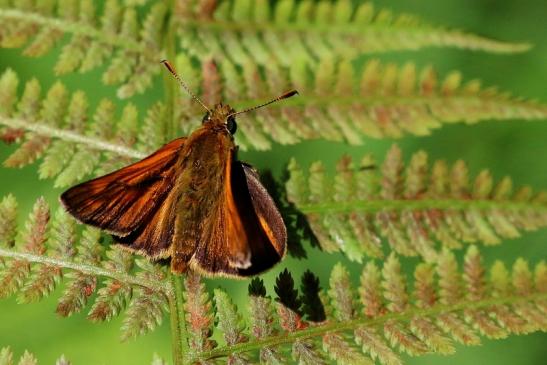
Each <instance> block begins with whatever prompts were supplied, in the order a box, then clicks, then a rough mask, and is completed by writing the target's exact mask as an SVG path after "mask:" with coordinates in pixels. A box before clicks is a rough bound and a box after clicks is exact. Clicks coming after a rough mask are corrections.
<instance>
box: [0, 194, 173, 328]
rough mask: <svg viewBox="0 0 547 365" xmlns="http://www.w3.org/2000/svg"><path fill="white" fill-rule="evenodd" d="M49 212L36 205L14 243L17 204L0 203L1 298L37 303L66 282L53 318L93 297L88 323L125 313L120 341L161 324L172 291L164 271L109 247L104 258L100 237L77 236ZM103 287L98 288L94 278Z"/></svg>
mask: <svg viewBox="0 0 547 365" xmlns="http://www.w3.org/2000/svg"><path fill="white" fill-rule="evenodd" d="M49 216H50V213H49V208H48V205H47V203H46V202H45V200H44V199H43V198H40V199H38V200H37V202H36V204H35V205H34V208H33V211H32V213H31V214H30V216H29V218H28V219H27V221H26V223H25V230H24V232H23V234H22V235H21V236H20V237H16V238H15V239H14V236H13V232H14V231H16V229H17V227H16V225H15V222H16V218H17V211H16V201H15V199H14V198H13V197H12V196H11V195H8V196H7V197H5V198H3V199H2V200H1V202H0V233H2V235H1V236H0V239H1V241H0V245H1V246H0V284H1V285H0V297H7V296H9V295H12V294H18V296H19V300H20V301H21V302H30V301H38V300H41V299H42V298H44V297H46V296H48V295H49V294H51V293H52V292H53V290H54V289H55V287H56V286H57V284H58V283H60V282H61V280H65V281H66V285H65V289H64V292H63V293H62V295H61V296H60V298H59V301H58V306H57V313H59V314H61V315H63V316H69V315H71V314H73V313H77V312H79V311H81V310H82V309H83V308H85V307H86V305H87V304H88V301H89V300H90V298H91V297H92V295H93V294H94V293H96V297H95V298H94V302H93V304H92V305H91V310H90V312H89V314H88V318H89V319H90V320H93V321H104V320H110V319H111V318H113V317H115V316H117V315H118V314H120V313H121V312H123V311H124V310H125V309H126V308H127V310H126V311H125V314H126V317H125V319H124V322H123V326H122V339H127V338H131V337H135V336H137V335H140V334H142V333H145V332H147V331H149V330H151V329H153V328H154V327H155V326H156V325H158V324H159V323H161V320H162V318H163V315H164V313H165V311H166V308H167V300H168V298H169V297H170V290H171V287H170V286H169V285H168V283H167V282H166V280H165V272H164V271H163V269H161V268H159V267H158V266H156V265H152V264H151V263H150V262H148V261H138V262H137V264H138V266H139V269H137V270H134V269H133V255H131V254H130V253H128V252H126V251H123V250H120V249H118V248H112V249H110V250H109V251H108V252H107V253H106V257H103V256H102V247H101V245H100V243H99V241H100V240H101V235H100V232H99V231H98V230H96V229H94V228H86V229H85V230H84V231H83V233H82V235H81V236H80V234H79V233H78V231H77V230H76V226H75V224H76V223H75V221H74V220H73V219H72V218H71V217H70V216H69V215H68V214H67V213H66V212H65V211H64V210H63V209H62V208H59V210H58V211H57V212H56V214H55V215H54V219H53V221H52V222H50V221H49ZM99 277H103V278H105V279H104V283H103V285H102V286H101V287H100V288H98V285H97V278H99Z"/></svg>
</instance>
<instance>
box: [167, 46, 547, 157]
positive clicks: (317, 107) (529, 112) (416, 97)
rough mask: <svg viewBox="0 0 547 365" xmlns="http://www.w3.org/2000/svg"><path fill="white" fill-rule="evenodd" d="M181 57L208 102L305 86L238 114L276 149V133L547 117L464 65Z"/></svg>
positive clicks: (252, 136)
mask: <svg viewBox="0 0 547 365" xmlns="http://www.w3.org/2000/svg"><path fill="white" fill-rule="evenodd" d="M177 61H178V62H177V64H178V69H179V71H180V72H181V74H183V75H191V76H190V79H191V85H192V88H193V89H194V90H201V91H200V94H202V95H203V99H204V100H206V101H207V102H208V103H209V104H213V103H217V102H219V101H224V102H228V103H230V104H231V105H233V106H235V108H236V109H237V110H241V109H243V108H246V107H250V106H255V105H258V104H260V103H262V102H265V101H267V100H269V99H271V97H272V95H278V94H280V93H281V92H282V91H284V90H288V89H291V88H294V89H297V90H298V91H299V96H297V97H294V98H291V99H288V100H284V101H283V102H280V103H276V104H274V105H272V106H270V107H268V108H267V109H262V110H260V111H257V112H255V113H248V114H242V115H241V116H240V117H239V118H240V119H241V125H242V128H240V129H239V130H238V133H237V134H236V140H237V142H238V144H239V145H240V146H241V147H242V148H243V149H247V148H249V147H252V148H255V149H259V150H264V149H269V148H270V147H271V141H272V140H273V141H275V142H277V143H281V144H292V143H297V142H299V141H303V140H309V139H317V138H322V139H326V140H333V141H347V142H348V143H351V144H362V143H364V141H365V140H366V138H369V137H371V138H400V137H403V136H406V135H420V136H421V135H428V134H430V133H431V131H432V130H434V129H436V128H440V127H442V126H443V125H444V124H450V123H456V122H465V123H467V124H474V123H478V122H480V121H485V120H492V119H496V120H507V119H523V120H537V119H546V118H547V107H546V106H545V105H542V104H539V103H536V102H533V101H525V100H522V99H519V98H514V97H511V96H509V95H508V94H507V93H501V92H498V91H496V90H495V89H494V88H486V89H483V88H482V87H481V85H480V82H479V81H477V80H472V81H469V82H467V83H465V84H462V76H461V74H460V73H459V72H452V73H450V74H448V75H447V76H446V77H445V78H444V79H441V80H439V79H438V76H437V74H436V72H435V70H434V69H433V68H432V67H431V66H428V67H425V68H423V69H422V70H418V69H417V68H416V66H415V65H414V64H413V63H407V64H405V65H404V66H402V67H399V66H396V65H395V64H391V63H389V64H382V63H380V62H379V61H377V60H371V61H369V62H368V63H367V64H366V65H365V66H364V67H363V68H360V67H359V68H357V67H355V66H353V65H352V64H351V63H350V62H347V61H343V62H336V61H333V60H332V59H331V58H323V59H321V60H320V61H319V63H318V64H317V65H306V64H304V63H303V62H298V61H294V60H293V61H292V62H291V65H290V67H278V66H275V64H274V65H268V66H259V65H258V64H256V63H254V62H252V61H249V62H246V63H244V64H243V65H242V66H236V65H234V64H233V63H231V62H230V61H228V60H223V61H222V62H220V63H218V64H216V63H214V62H212V61H209V63H207V64H205V65H202V68H201V69H200V68H198V67H197V66H195V65H193V64H192V62H191V61H190V59H188V57H186V56H184V55H179V57H178V58H177ZM199 85H201V88H199ZM183 98H184V100H183V101H181V102H180V103H179V105H178V106H177V107H178V111H179V112H178V114H177V115H178V118H179V120H181V123H185V124H186V125H187V126H194V127H195V126H197V125H198V123H199V121H200V120H201V118H200V117H199V116H200V115H201V114H202V113H203V112H202V110H201V108H199V106H198V105H196V104H195V103H189V102H188V101H187V100H188V98H187V97H186V95H184V96H183Z"/></svg>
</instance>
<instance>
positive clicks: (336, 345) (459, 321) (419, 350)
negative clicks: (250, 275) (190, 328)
mask: <svg viewBox="0 0 547 365" xmlns="http://www.w3.org/2000/svg"><path fill="white" fill-rule="evenodd" d="M487 272H488V270H487V268H485V267H484V265H483V263H482V259H481V256H480V254H479V252H478V249H477V248H476V246H470V247H469V248H468V250H467V253H466V258H465V263H464V265H463V271H462V270H461V269H459V268H458V264H457V262H456V260H455V256H454V254H453V253H452V252H451V251H449V250H443V252H442V253H441V254H440V255H439V260H438V261H437V262H436V263H435V264H432V263H421V264H419V265H418V266H416V268H415V271H414V280H413V281H410V280H409V279H408V278H407V277H406V275H405V274H404V272H403V271H402V269H401V264H400V262H399V259H398V258H397V257H396V256H395V255H394V254H392V255H390V256H389V257H388V259H387V260H386V261H385V263H384V264H383V267H382V268H378V267H377V266H376V265H375V264H374V263H372V262H369V263H367V265H366V266H365V268H364V269H363V273H362V281H361V286H360V288H359V292H360V294H361V295H360V301H359V302H357V301H356V300H355V298H356V295H355V291H356V290H355V288H354V287H353V286H352V284H351V280H350V277H349V274H348V271H347V269H346V268H345V267H343V266H342V265H341V264H337V265H336V266H335V268H334V269H333V271H332V273H331V278H330V282H329V287H330V288H329V290H328V291H327V294H326V295H325V296H324V298H325V300H327V301H329V302H330V305H331V306H332V309H333V310H329V311H327V312H328V316H327V319H326V320H325V321H323V322H318V323H311V322H306V321H305V320H303V319H302V318H301V317H300V316H299V314H298V313H297V312H296V311H295V310H294V309H290V308H289V307H286V306H285V305H284V304H282V303H283V301H286V302H287V300H286V299H283V300H282V299H281V298H280V300H279V302H278V304H277V307H278V313H277V321H278V323H279V325H280V329H279V330H275V331H272V330H269V331H267V332H262V331H263V328H264V326H266V323H268V324H269V323H271V322H270V321H271V319H273V320H275V319H276V318H275V317H276V316H275V315H274V317H273V318H272V317H271V315H270V314H268V313H271V312H269V311H266V312H262V314H261V315H260V318H261V320H260V321H263V320H264V319H266V322H261V323H260V324H258V323H257V321H256V320H254V319H253V322H252V323H254V324H253V325H252V326H251V328H250V330H251V333H257V332H256V330H257V327H256V326H257V324H258V326H259V327H258V328H259V329H258V333H260V335H259V336H247V331H248V330H245V328H244V327H243V326H242V325H241V324H240V321H239V320H236V318H237V315H236V316H235V317H234V316H233V315H234V314H235V309H234V308H233V307H232V306H230V305H228V306H225V307H223V311H225V310H228V311H230V313H232V314H231V315H230V318H232V322H231V325H230V328H232V329H237V332H234V333H237V338H238V339H239V340H240V341H239V342H236V343H234V344H230V343H228V341H227V343H226V344H224V345H222V346H221V347H218V348H214V349H211V350H209V351H204V352H200V353H196V354H194V355H193V356H192V357H191V358H190V359H189V360H190V361H207V360H212V359H214V358H218V357H226V356H231V357H235V356H240V355H242V354H247V356H253V355H255V354H257V353H258V352H259V351H261V350H264V349H268V350H271V349H273V350H275V351H276V354H277V356H281V358H279V357H278V359H280V360H281V362H282V363H286V362H288V361H289V359H287V358H284V356H286V357H288V356H289V354H288V353H287V352H286V350H288V349H289V347H291V348H292V351H291V352H292V356H293V358H294V360H296V361H297V362H300V363H321V362H322V361H323V360H322V359H323V358H326V357H329V356H330V357H331V358H332V359H335V360H337V361H338V363H343V364H346V363H348V364H357V363H358V364H363V363H371V360H370V359H369V357H370V358H372V359H373V360H377V361H378V362H379V363H381V364H402V360H401V358H400V355H399V354H400V353H409V354H411V355H413V356H416V355H421V354H425V353H441V354H450V353H453V352H454V346H453V345H452V342H453V341H456V342H461V343H464V344H466V345H476V344H478V343H479V337H478V334H479V333H480V335H482V336H484V337H487V338H500V332H499V331H502V332H503V333H504V334H509V333H511V334H519V333H527V332H531V331H538V330H545V329H546V328H545V318H544V317H543V319H542V318H538V316H541V315H542V313H543V309H544V307H542V306H543V305H544V304H545V300H546V299H547V292H546V291H545V289H546V288H545V287H544V283H545V280H547V279H546V278H545V275H547V269H546V268H545V263H544V262H540V263H539V264H538V265H537V266H536V269H535V271H534V272H532V271H531V270H530V269H529V267H528V263H526V261H524V260H522V259H518V260H517V261H516V263H515V265H514V267H513V270H512V273H509V272H508V271H507V269H505V267H504V266H503V264H501V263H500V262H496V263H495V264H494V265H493V266H492V268H491V270H490V273H491V275H487V274H486V273H487ZM291 281H292V278H290V275H289V274H283V275H282V276H281V277H280V279H278V281H277V290H276V291H277V292H278V293H280V292H282V293H284V294H283V295H285V296H286V297H287V298H288V297H293V298H294V295H290V294H288V293H291V292H292V291H294V283H293V284H292V285H291ZM258 284H260V285H258ZM280 286H283V287H284V289H283V290H280V289H281V288H280ZM291 287H292V289H291ZM411 288H412V289H411ZM257 289H260V290H257ZM250 293H251V298H252V300H256V298H262V299H261V300H264V301H266V302H268V300H269V299H268V298H267V297H265V296H263V295H262V294H265V289H264V288H263V285H262V284H261V283H257V282H255V283H253V284H252V287H251V288H250ZM465 293H467V294H465ZM216 295H219V296H220V297H221V299H220V301H221V302H222V303H224V304H226V303H227V302H226V301H227V300H228V299H227V298H226V297H225V294H224V292H219V291H217V292H216ZM287 295H288V296H287ZM290 302H291V301H290V300H289V301H288V302H287V303H289V304H290ZM293 304H294V301H293ZM224 315H225V314H223V315H221V317H222V316H224ZM221 317H219V318H221ZM270 318H271V319H270ZM224 321H225V320H224ZM224 325H225V324H223V325H222V326H224ZM269 327H274V328H275V326H273V325H272V324H270V325H269ZM523 330H525V332H524V331H523ZM247 337H248V340H243V341H241V339H243V338H247ZM320 339H321V340H322V342H323V349H320V348H318V347H317V346H315V343H316V341H318V340H320ZM471 339H473V340H471ZM342 350H343V351H342ZM260 356H261V359H262V356H263V353H262V352H261V355H260ZM312 358H313V360H311V359H312ZM272 363H273V362H272Z"/></svg>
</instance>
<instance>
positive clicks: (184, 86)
mask: <svg viewBox="0 0 547 365" xmlns="http://www.w3.org/2000/svg"><path fill="white" fill-rule="evenodd" d="M161 63H162V64H163V65H164V66H165V68H167V70H169V72H171V74H172V75H173V76H174V77H175V79H177V81H178V82H179V84H180V86H182V87H183V88H184V90H186V92H187V93H188V94H190V96H191V97H192V98H193V99H194V100H195V101H197V102H198V103H199V104H200V105H201V106H202V107H203V108H204V109H205V110H207V111H208V112H209V113H210V112H211V110H210V109H209V108H207V106H206V105H205V104H203V102H202V101H201V100H199V98H198V97H197V96H196V95H195V94H194V93H193V92H192V91H191V90H190V88H189V87H188V85H186V83H185V82H184V81H182V79H181V78H180V76H179V75H178V74H177V71H175V69H174V68H173V66H172V65H171V64H170V63H169V61H167V60H162V61H161Z"/></svg>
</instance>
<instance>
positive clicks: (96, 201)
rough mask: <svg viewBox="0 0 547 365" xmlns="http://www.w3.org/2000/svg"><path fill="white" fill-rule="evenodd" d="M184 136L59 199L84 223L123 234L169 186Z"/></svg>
mask: <svg viewBox="0 0 547 365" xmlns="http://www.w3.org/2000/svg"><path fill="white" fill-rule="evenodd" d="M185 140H186V139H185V138H178V139H175V140H174V141H172V142H170V143H168V144H166V145H165V146H163V147H162V148H160V149H159V150H158V151H156V152H155V153H153V154H152V155H150V156H148V157H146V158H145V159H143V160H141V161H139V162H136V163H134V164H132V165H129V166H127V167H124V168H122V169H120V170H117V171H115V172H112V173H110V174H108V175H105V176H102V177H99V178H96V179H93V180H90V181H87V182H85V183H82V184H79V185H76V186H74V187H73V188H71V189H69V190H67V191H66V192H64V193H63V194H62V195H61V202H62V204H63V205H64V206H65V208H66V209H67V211H68V212H69V213H71V214H72V215H73V216H74V217H76V218H77V219H78V220H80V221H81V222H83V223H86V224H90V225H92V226H96V227H99V228H102V229H104V230H107V231H108V232H111V233H113V234H115V235H118V236H126V235H128V234H130V233H131V232H133V231H135V230H136V229H138V228H139V227H140V226H141V225H143V224H148V223H147V222H146V220H147V219H148V218H149V217H150V216H151V214H153V213H154V212H155V211H156V210H157V209H158V207H159V206H160V205H161V204H162V202H163V200H164V199H165V197H166V195H167V193H168V192H169V191H170V190H171V188H172V185H173V180H174V178H173V177H174V172H175V165H176V162H177V160H178V156H179V153H180V151H181V150H182V148H183V146H184V143H185Z"/></svg>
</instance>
